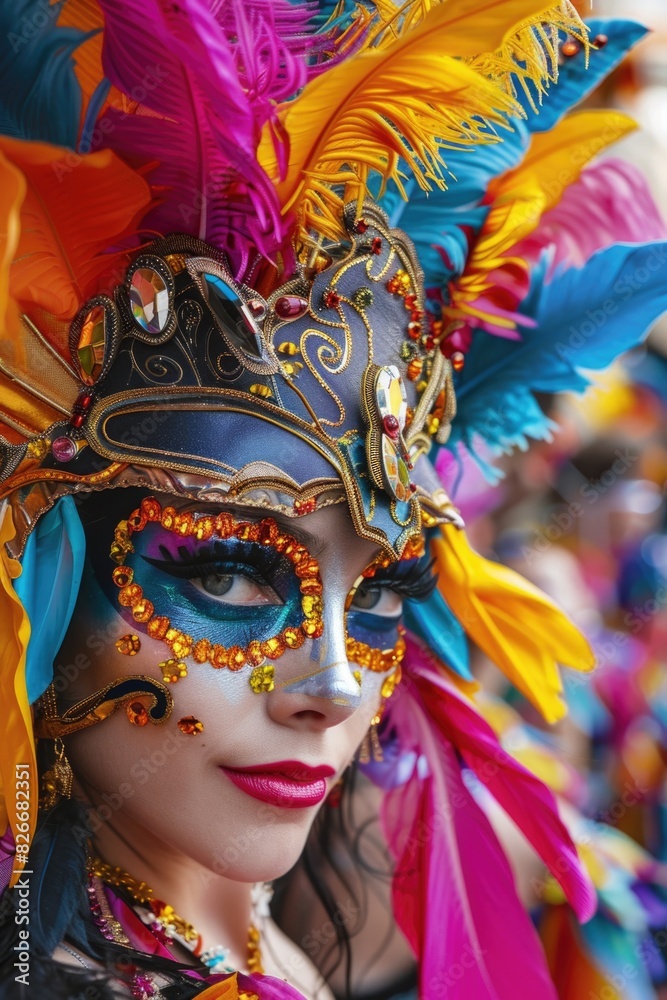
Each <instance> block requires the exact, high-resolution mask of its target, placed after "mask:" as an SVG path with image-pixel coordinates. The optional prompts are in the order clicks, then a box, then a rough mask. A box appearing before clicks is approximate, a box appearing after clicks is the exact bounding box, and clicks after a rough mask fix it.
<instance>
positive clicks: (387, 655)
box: [345, 539, 433, 690]
mask: <svg viewBox="0 0 667 1000" xmlns="http://www.w3.org/2000/svg"><path fill="white" fill-rule="evenodd" d="M423 555H424V542H423V540H422V539H420V540H419V542H418V543H414V544H411V545H410V546H409V547H408V548H407V549H406V551H405V552H404V554H403V557H402V559H401V560H399V562H393V561H391V560H390V559H389V558H388V557H387V556H385V555H380V556H378V558H377V559H376V560H375V561H374V562H373V563H372V564H371V565H370V566H369V567H367V568H366V569H365V570H364V572H363V573H362V575H361V576H360V577H359V579H358V580H357V581H356V583H355V585H354V587H353V588H352V590H351V591H350V594H349V595H348V600H347V611H346V619H345V625H346V633H347V642H346V646H347V655H348V658H349V659H350V660H351V661H353V662H354V663H357V664H358V665H359V666H360V667H364V668H366V669H369V670H373V671H377V672H378V673H384V672H386V671H387V670H392V668H393V669H394V673H393V674H392V677H394V676H396V677H398V678H400V665H401V662H402V660H403V656H404V654H405V641H404V639H403V634H404V631H405V630H404V629H403V627H402V625H401V616H402V611H403V598H413V599H415V598H416V599H419V597H421V596H426V592H427V591H428V590H429V589H432V585H433V581H432V577H431V574H430V567H429V566H424V564H423V561H422V557H423ZM395 683H397V681H395ZM395 683H394V686H395ZM392 690H393V687H392Z"/></svg>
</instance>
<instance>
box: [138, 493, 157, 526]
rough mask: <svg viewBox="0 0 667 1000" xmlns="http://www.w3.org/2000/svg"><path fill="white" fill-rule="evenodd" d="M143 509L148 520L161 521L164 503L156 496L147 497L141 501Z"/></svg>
mask: <svg viewBox="0 0 667 1000" xmlns="http://www.w3.org/2000/svg"><path fill="white" fill-rule="evenodd" d="M141 511H142V513H143V515H144V517H145V518H146V520H147V521H159V520H160V516H161V514H162V505H161V504H160V503H158V501H157V500H156V499H155V497H145V498H144V499H143V500H142V501H141Z"/></svg>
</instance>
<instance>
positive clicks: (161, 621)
mask: <svg viewBox="0 0 667 1000" xmlns="http://www.w3.org/2000/svg"><path fill="white" fill-rule="evenodd" d="M169 625H170V622H169V619H168V618H165V617H163V616H162V615H156V616H155V618H151V620H150V621H149V622H148V624H147V625H146V631H147V632H148V634H149V635H150V637H151V638H152V639H164V637H165V635H166V634H167V632H168V630H169Z"/></svg>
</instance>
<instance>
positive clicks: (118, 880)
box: [88, 857, 270, 1000]
mask: <svg viewBox="0 0 667 1000" xmlns="http://www.w3.org/2000/svg"><path fill="white" fill-rule="evenodd" d="M103 885H108V886H111V887H112V888H122V889H124V890H125V891H126V892H127V893H128V895H130V896H131V897H132V899H133V900H134V902H135V903H136V904H137V908H138V910H139V913H138V916H139V917H140V918H141V920H142V921H143V922H144V923H145V924H146V926H147V927H148V929H149V930H150V931H151V933H152V934H154V936H155V937H156V938H157V939H158V940H159V941H160V943H161V944H163V945H164V946H165V947H168V946H169V945H171V944H173V943H174V942H175V941H176V942H178V943H179V944H181V945H182V946H183V947H184V948H186V949H187V950H188V951H190V952H192V954H193V955H194V956H195V957H196V958H198V959H199V961H200V962H202V964H203V965H206V966H207V967H208V968H209V969H210V970H211V972H212V973H217V974H225V973H232V972H235V971H237V970H236V969H234V968H233V967H232V966H231V965H230V964H229V961H228V957H229V949H227V948H225V947H224V946H223V945H215V946H213V947H211V948H207V949H205V950H202V938H201V934H199V932H198V931H197V930H196V928H195V927H194V926H193V925H192V924H191V923H189V922H188V921H187V920H184V919H183V918H182V917H180V916H179V915H178V914H177V913H176V911H175V910H174V908H173V906H170V905H169V904H168V903H165V902H163V900H161V899H156V898H155V897H154V894H153V890H152V888H151V887H150V886H149V885H148V884H147V883H146V882H141V881H139V880H138V879H135V878H134V877H133V876H132V875H130V874H129V872H126V871H124V870H123V869H122V868H119V867H114V866H112V865H108V864H107V863H106V862H105V861H102V859H101V858H99V857H93V858H89V860H88V894H89V898H90V906H91V911H92V914H93V919H94V920H95V923H96V924H97V926H98V928H99V929H100V930H101V932H102V933H103V935H104V936H105V937H106V938H107V940H109V941H115V942H116V943H117V944H124V945H129V944H130V941H129V939H128V937H127V935H126V934H125V932H124V930H123V928H122V926H121V924H120V923H119V921H118V920H116V918H115V917H114V916H113V914H112V913H111V910H110V908H109V904H108V901H107V899H106V896H105V894H104V890H103ZM269 899H270V889H268V887H266V886H263V885H260V886H255V887H254V888H253V893H252V908H253V920H252V922H251V923H250V925H249V927H248V939H247V957H246V965H247V972H248V974H251V973H253V972H260V973H261V972H263V971H264V969H263V966H262V954H261V933H260V930H259V927H258V924H259V923H260V921H261V919H262V918H263V917H265V916H266V915H268V901H269ZM131 990H132V996H133V997H134V998H136V1000H149V998H153V1000H158V998H159V996H160V994H159V992H158V991H157V990H156V988H155V986H154V985H153V983H152V980H151V977H149V976H146V975H144V974H143V973H137V974H136V975H135V977H134V980H133V982H132V986H131Z"/></svg>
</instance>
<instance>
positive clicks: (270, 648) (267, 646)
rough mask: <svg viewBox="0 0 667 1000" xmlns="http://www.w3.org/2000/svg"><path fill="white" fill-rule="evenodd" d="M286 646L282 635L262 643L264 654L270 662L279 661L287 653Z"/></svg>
mask: <svg viewBox="0 0 667 1000" xmlns="http://www.w3.org/2000/svg"><path fill="white" fill-rule="evenodd" d="M285 649H286V644H285V640H284V639H283V637H282V635H274V636H272V637H271V638H270V639H267V640H266V642H263V643H262V652H263V653H264V656H266V657H267V658H268V659H269V660H277V659H278V657H279V656H282V655H283V653H284V652H285Z"/></svg>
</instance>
